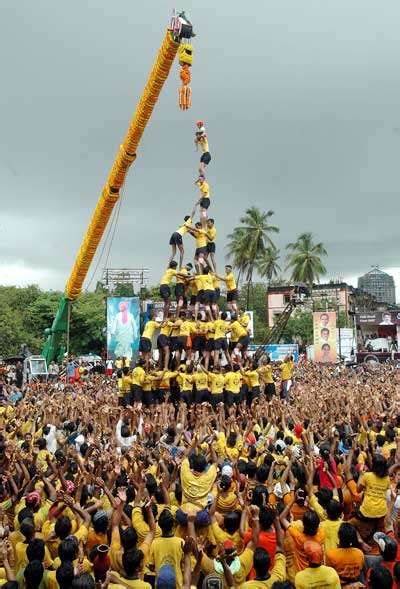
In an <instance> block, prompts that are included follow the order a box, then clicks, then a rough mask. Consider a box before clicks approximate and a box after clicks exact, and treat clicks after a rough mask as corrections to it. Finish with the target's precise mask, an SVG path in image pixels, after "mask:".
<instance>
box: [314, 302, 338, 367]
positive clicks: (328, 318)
mask: <svg viewBox="0 0 400 589" xmlns="http://www.w3.org/2000/svg"><path fill="white" fill-rule="evenodd" d="M313 320H314V362H320V363H324V364H332V363H334V362H336V360H337V355H336V313H335V312H333V311H326V312H324V311H318V312H317V313H313Z"/></svg>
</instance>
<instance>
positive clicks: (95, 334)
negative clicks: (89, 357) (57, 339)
mask: <svg viewBox="0 0 400 589" xmlns="http://www.w3.org/2000/svg"><path fill="white" fill-rule="evenodd" d="M105 326H106V299H105V297H104V295H103V294H102V293H95V292H87V293H85V294H82V295H81V296H80V297H79V298H78V299H77V300H76V301H75V303H74V304H73V306H72V313H71V326H70V351H71V353H73V354H85V353H89V352H93V353H95V354H99V353H100V352H101V351H102V349H103V348H104V345H105Z"/></svg>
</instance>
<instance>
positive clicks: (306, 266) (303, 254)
mask: <svg viewBox="0 0 400 589" xmlns="http://www.w3.org/2000/svg"><path fill="white" fill-rule="evenodd" d="M286 249H287V250H288V256H287V262H288V263H287V270H289V269H290V270H291V279H292V280H293V282H304V283H305V284H306V285H307V286H308V287H309V288H310V289H312V286H313V284H314V282H319V279H320V277H321V276H323V275H324V274H326V268H325V266H324V264H323V263H322V259H321V258H322V257H323V256H326V255H327V251H326V249H325V247H324V246H323V244H322V243H314V240H313V235H312V233H302V234H301V235H299V237H298V238H297V240H296V241H295V242H294V243H289V244H288V245H287V246H286Z"/></svg>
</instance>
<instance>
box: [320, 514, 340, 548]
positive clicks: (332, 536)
mask: <svg viewBox="0 0 400 589" xmlns="http://www.w3.org/2000/svg"><path fill="white" fill-rule="evenodd" d="M342 523H343V520H341V519H338V520H336V521H332V520H330V519H326V520H325V521H323V522H321V524H320V528H321V530H323V532H324V535H325V539H324V547H325V554H326V552H327V551H328V550H333V548H337V547H338V546H339V528H340V526H341V525H342Z"/></svg>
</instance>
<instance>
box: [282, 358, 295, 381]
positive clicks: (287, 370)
mask: <svg viewBox="0 0 400 589" xmlns="http://www.w3.org/2000/svg"><path fill="white" fill-rule="evenodd" d="M279 368H280V370H281V379H282V380H290V379H291V378H292V369H291V365H290V363H289V362H282V364H281V365H280V367H279Z"/></svg>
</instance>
